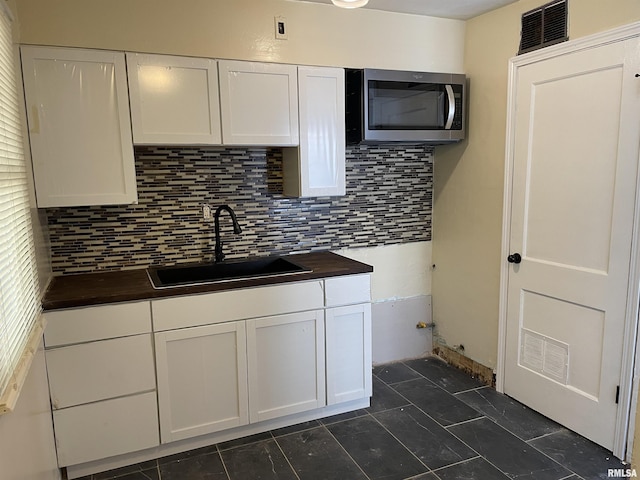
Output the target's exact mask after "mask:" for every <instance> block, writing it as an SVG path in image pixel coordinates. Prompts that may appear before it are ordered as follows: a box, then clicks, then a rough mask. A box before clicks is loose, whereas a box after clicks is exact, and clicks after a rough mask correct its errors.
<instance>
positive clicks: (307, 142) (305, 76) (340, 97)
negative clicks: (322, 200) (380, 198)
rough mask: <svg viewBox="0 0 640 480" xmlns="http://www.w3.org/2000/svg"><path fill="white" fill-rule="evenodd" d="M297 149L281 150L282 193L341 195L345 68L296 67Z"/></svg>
mask: <svg viewBox="0 0 640 480" xmlns="http://www.w3.org/2000/svg"><path fill="white" fill-rule="evenodd" d="M298 95H299V114H300V148H299V149H287V150H285V151H284V193H285V195H289V196H293V197H319V196H337V195H344V194H345V191H346V186H345V183H346V182H345V125H344V118H345V116H344V115H345V112H344V102H345V97H344V95H345V93H344V69H342V68H325V67H298Z"/></svg>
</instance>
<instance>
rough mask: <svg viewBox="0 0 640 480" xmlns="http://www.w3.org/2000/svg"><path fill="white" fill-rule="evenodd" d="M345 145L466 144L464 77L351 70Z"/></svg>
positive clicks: (347, 78) (346, 104) (449, 74)
mask: <svg viewBox="0 0 640 480" xmlns="http://www.w3.org/2000/svg"><path fill="white" fill-rule="evenodd" d="M345 82H346V84H345V92H346V103H345V109H346V135H347V144H357V143H390V142H402V143H429V144H432V145H438V144H444V143H453V142H458V141H460V140H462V139H463V138H464V136H465V129H466V112H465V105H466V94H467V93H466V92H467V85H466V77H465V75H461V74H452V73H426V72H402V71H395V70H377V69H370V68H365V69H347V70H346V72H345Z"/></svg>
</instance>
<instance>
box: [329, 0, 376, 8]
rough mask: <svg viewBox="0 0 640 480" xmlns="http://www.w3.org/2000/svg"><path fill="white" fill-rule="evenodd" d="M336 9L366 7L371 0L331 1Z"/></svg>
mask: <svg viewBox="0 0 640 480" xmlns="http://www.w3.org/2000/svg"><path fill="white" fill-rule="evenodd" d="M331 1H332V2H333V4H334V5H335V6H336V7H341V8H360V7H364V6H365V5H366V4H367V3H369V0H331Z"/></svg>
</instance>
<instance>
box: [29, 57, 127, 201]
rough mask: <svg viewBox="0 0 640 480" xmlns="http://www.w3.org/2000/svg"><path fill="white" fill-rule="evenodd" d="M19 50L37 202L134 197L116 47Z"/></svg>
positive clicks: (123, 70) (124, 83)
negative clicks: (113, 50)
mask: <svg viewBox="0 0 640 480" xmlns="http://www.w3.org/2000/svg"><path fill="white" fill-rule="evenodd" d="M21 50H22V68H23V80H24V86H25V99H26V111H27V120H28V123H29V140H30V143H31V156H32V162H33V173H34V178H35V185H36V197H37V203H38V207H41V208H42V207H59V206H76V205H109V204H130V203H136V202H137V191H136V174H135V166H134V156H133V143H132V139H131V122H130V118H129V102H128V96H127V76H126V68H125V57H124V53H122V52H109V51H98V50H85V49H75V48H54V47H31V46H24V47H22V49H21Z"/></svg>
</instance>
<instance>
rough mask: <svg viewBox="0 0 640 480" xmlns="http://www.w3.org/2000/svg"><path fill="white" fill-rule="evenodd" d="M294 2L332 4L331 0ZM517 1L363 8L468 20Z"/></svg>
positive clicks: (451, 0)
mask: <svg viewBox="0 0 640 480" xmlns="http://www.w3.org/2000/svg"><path fill="white" fill-rule="evenodd" d="M293 1H297V2H301V1H307V2H315V3H328V4H331V0H293ZM516 1H518V0H369V3H368V4H367V6H366V7H363V8H370V9H372V10H384V11H387V12H397V13H410V14H413V15H427V16H431V17H443V18H455V19H459V20H466V19H469V18H472V17H476V16H478V15H481V14H483V13H485V12H488V11H490V10H494V9H496V8H500V7H502V6H504V5H508V4H509V3H515V2H516ZM336 8H337V7H336Z"/></svg>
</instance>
